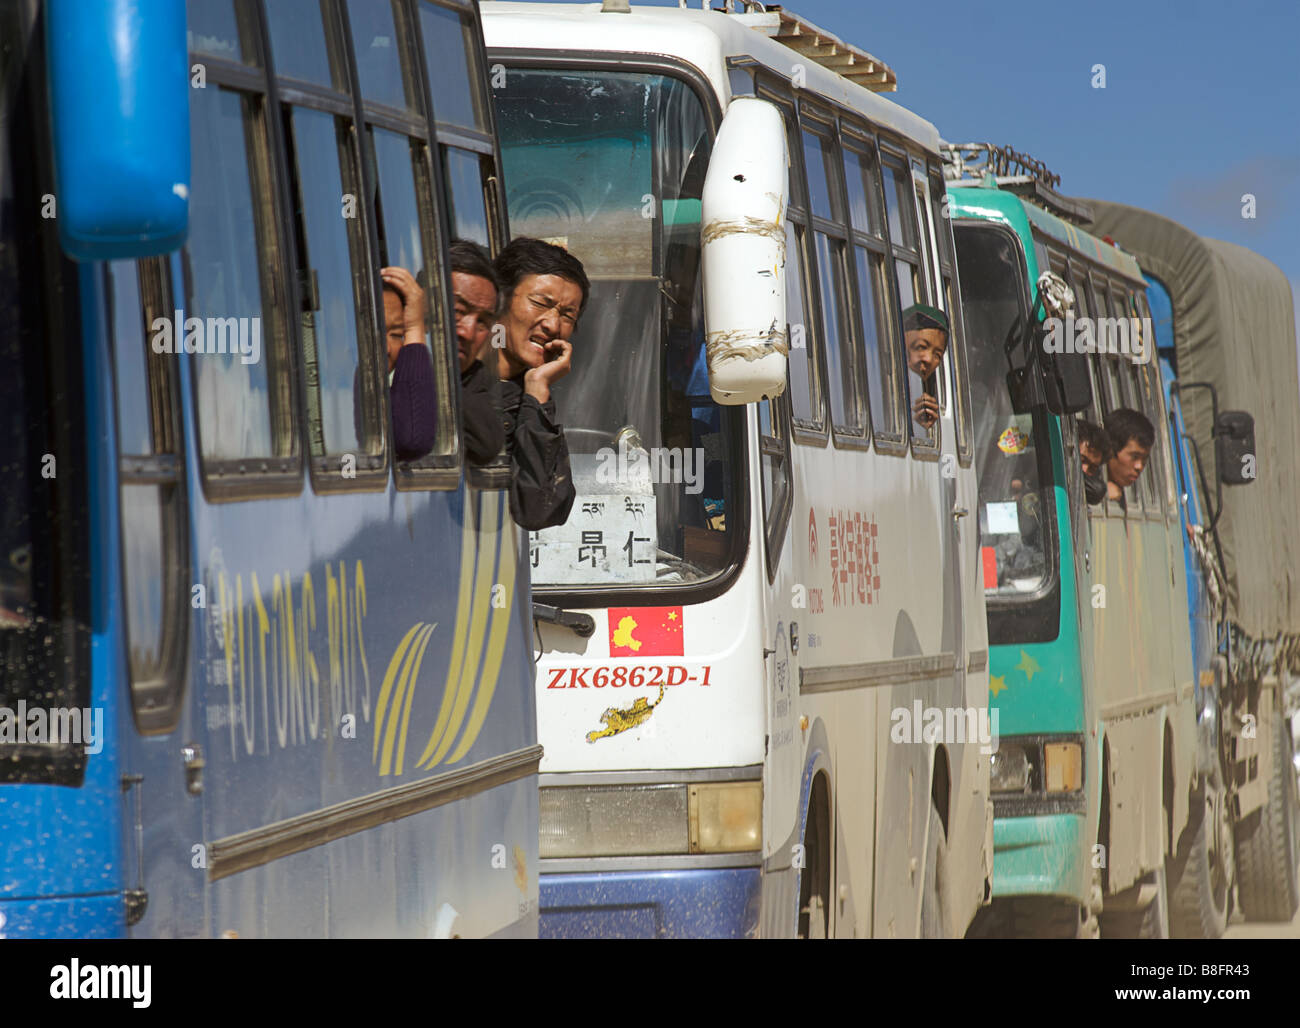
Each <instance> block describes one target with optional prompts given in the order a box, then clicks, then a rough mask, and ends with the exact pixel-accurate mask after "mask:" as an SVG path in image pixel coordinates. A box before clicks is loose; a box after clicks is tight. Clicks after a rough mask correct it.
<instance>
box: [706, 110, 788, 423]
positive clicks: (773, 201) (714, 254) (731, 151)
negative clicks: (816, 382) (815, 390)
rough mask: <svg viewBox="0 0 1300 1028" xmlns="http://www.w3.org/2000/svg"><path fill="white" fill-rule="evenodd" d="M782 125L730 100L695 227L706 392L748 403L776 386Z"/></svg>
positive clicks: (779, 388) (779, 373)
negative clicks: (701, 283) (700, 271)
mask: <svg viewBox="0 0 1300 1028" xmlns="http://www.w3.org/2000/svg"><path fill="white" fill-rule="evenodd" d="M787 163H788V157H787V154H786V135H785V124H784V121H783V120H782V117H781V112H780V111H779V110H778V109H777V108H776V107H775V106H774V105H772V104H770V103H768V102H767V101H766V100H758V99H755V98H753V97H740V98H737V99H735V100H733V101H732V102H731V106H730V107H729V108H728V109H727V113H726V116H725V117H724V118H723V119H722V127H721V129H719V130H718V138H717V140H716V141H715V142H714V144H713V154H712V156H711V158H710V160H709V170H708V174H707V175H706V176H705V179H704V192H703V196H702V208H703V213H702V218H701V229H700V247H701V258H700V259H701V262H702V266H703V272H704V323H705V331H706V333H707V336H706V339H707V344H706V345H707V357H708V363H709V392H710V393H712V395H713V399H714V400H715V401H717V402H718V403H723V404H730V405H737V404H745V403H755V402H757V401H759V400H762V399H764V398H766V397H773V396H780V395H781V393H782V392H784V391H785V380H786V355H787V353H788V352H789V329H788V326H787V324H786V314H785V229H786V221H785V219H786V204H787V202H788V199H789V178H788V176H787V173H786V169H787Z"/></svg>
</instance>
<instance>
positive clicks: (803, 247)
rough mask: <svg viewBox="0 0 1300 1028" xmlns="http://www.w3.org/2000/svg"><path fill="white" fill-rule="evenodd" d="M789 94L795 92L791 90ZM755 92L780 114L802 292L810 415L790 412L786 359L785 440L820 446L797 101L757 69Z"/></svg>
mask: <svg viewBox="0 0 1300 1028" xmlns="http://www.w3.org/2000/svg"><path fill="white" fill-rule="evenodd" d="M795 93H796V94H797V91H795ZM755 95H756V96H758V97H759V98H760V99H763V100H767V101H768V102H769V103H771V104H773V106H775V107H776V108H777V110H779V111H780V112H781V117H782V121H783V122H784V124H785V133H786V148H787V154H786V156H787V159H788V161H789V189H790V195H789V200H788V204H787V207H786V223H787V225H788V226H789V229H790V231H791V233H792V234H793V236H794V240H795V246H796V248H797V250H798V268H799V286H800V289H801V290H802V293H803V307H804V311H803V316H804V321H805V324H804V325H803V328H804V348H805V351H806V353H807V355H808V357H807V359H808V385H807V388H808V394H809V395H808V399H809V407H810V408H811V411H812V413H813V415H814V417H813V420H811V421H805V420H803V419H801V418H799V417H797V416H796V414H795V408H794V397H793V391H794V380H793V378H792V376H791V374H790V370H789V361H788V359H787V363H786V389H785V392H786V393H787V394H789V400H790V436H791V441H792V442H793V443H796V444H800V445H804V446H818V447H824V446H826V445H827V444H828V443H829V441H830V428H829V425H830V420H831V419H830V417H829V414H828V410H829V406H830V405H829V403H828V398H827V396H826V389H825V372H824V370H823V365H824V361H823V359H822V353H821V338H820V333H819V332H817V331H814V329H816V328H817V326H818V325H820V317H821V294H820V291H819V289H818V283H817V281H816V279H815V277H814V276H813V274H812V267H813V264H814V263H815V262H814V261H810V260H809V256H808V253H809V251H808V234H809V233H810V232H812V231H813V229H812V224H811V216H810V215H811V212H810V210H809V206H808V204H809V201H808V178H807V169H806V168H805V167H804V161H803V131H802V128H801V124H800V120H799V114H798V111H799V104H798V102H797V100H796V99H795V97H794V95H792V93H791V91H790V88H789V84H788V83H785V82H784V81H783V80H779V79H775V78H774V77H772V76H769V75H767V74H764V73H762V72H760V73H759V75H758V76H757V79H756V82H755ZM796 144H798V145H796ZM788 249H789V247H788V245H787V253H786V261H785V272H786V275H787V276H789V275H790V274H791V267H790V265H791V261H790V254H789V252H788ZM787 288H788V287H787ZM788 321H789V314H788V312H787V323H788ZM792 348H793V347H792Z"/></svg>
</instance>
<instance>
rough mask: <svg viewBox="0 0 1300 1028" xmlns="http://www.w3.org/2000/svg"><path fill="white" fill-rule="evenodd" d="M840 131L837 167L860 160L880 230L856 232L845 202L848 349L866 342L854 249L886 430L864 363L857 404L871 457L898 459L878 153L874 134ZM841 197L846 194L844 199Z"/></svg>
mask: <svg viewBox="0 0 1300 1028" xmlns="http://www.w3.org/2000/svg"><path fill="white" fill-rule="evenodd" d="M840 127H841V136H840V142H841V148H840V155H841V162H840V163H841V167H842V166H843V163H844V161H845V160H846V159H847V158H848V155H850V154H852V155H854V157H855V158H861V159H864V160H865V161H866V164H867V168H866V169H865V170H866V179H867V181H864V183H863V190H864V198H865V200H866V203H867V217H868V222H870V220H871V218H872V217H873V216H874V217H875V218H876V223H877V225H878V226H879V230H880V231H879V234H878V235H877V234H873V233H871V232H862V231H860V230H859V229H858V228H857V227H856V226H855V225H854V224H853V216H852V211H851V210H848V209H847V207H848V205H847V203H846V205H845V206H846V211H845V215H846V222H845V227H846V229H847V231H848V240H849V242H848V245H849V247H850V248H851V249H852V250H853V254H852V256H853V261H854V264H853V271H854V273H853V274H852V275H850V276H849V287H850V292H851V301H850V302H851V304H852V308H853V314H854V315H855V317H854V318H853V337H854V347H855V349H856V350H857V351H858V352H859V353H860V354H862V355H863V357H864V358H865V352H866V339H865V338H864V337H863V333H862V320H861V319H862V318H863V316H864V311H863V297H862V292H861V290H860V289H859V288H858V276H857V251H858V250H859V249H862V250H865V251H866V252H867V272H868V274H869V275H872V276H873V279H874V281H873V287H874V289H875V296H874V299H875V301H876V302H875V304H873V308H872V311H871V316H872V318H873V319H874V320H875V323H876V347H877V351H878V355H879V356H880V357H881V358H882V360H881V362H880V363H881V366H882V368H883V370H884V381H882V382H881V392H882V395H888V396H889V397H890V399H891V401H892V405H893V410H892V411H887V412H882V414H887V415H891V417H890V420H891V421H892V423H891V424H889V426H888V430H887V431H882V430H881V428H879V427H878V426H877V425H876V423H875V417H874V413H875V412H874V408H873V407H872V404H871V383H870V381H869V380H868V379H867V369H866V365H865V361H864V363H863V365H862V374H863V392H862V401H863V404H864V407H865V410H866V416H867V428H868V434H869V437H870V439H871V441H872V444H873V446H874V448H875V450H876V452H877V453H879V454H882V455H886V456H891V457H903V456H906V454H907V449H908V431H907V414H906V412H905V411H904V407H905V406H906V401H905V399H904V395H905V394H904V390H903V383H902V373H901V370H900V357H899V352H898V346H897V338H898V333H899V329H898V323H897V314H896V313H895V310H894V307H895V300H894V299H893V296H894V290H895V283H894V276H893V264H892V260H891V256H892V255H891V253H890V250H889V237H888V235H887V228H886V222H887V221H888V215H887V213H886V212H885V206H884V195H883V190H884V187H883V184H882V179H881V172H880V151H879V149H878V146H877V141H876V135H875V133H874V132H873V131H872V130H871V129H870V128H867V127H865V126H860V125H858V124H856V123H854V122H852V121H849V120H848V119H842V120H841V125H840ZM859 167H861V165H859ZM846 190H847V183H846ZM847 197H848V194H847V191H846V193H845V198H846V201H847ZM873 257H874V258H876V260H877V261H878V263H873V260H872V258H873ZM877 268H878V269H879V275H876V274H875V271H876V269H877Z"/></svg>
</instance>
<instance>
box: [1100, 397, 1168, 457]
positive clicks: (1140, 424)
mask: <svg viewBox="0 0 1300 1028" xmlns="http://www.w3.org/2000/svg"><path fill="white" fill-rule="evenodd" d="M1106 434H1107V435H1108V436H1110V444H1111V446H1113V447H1114V448H1115V452H1116V453H1119V451H1120V450H1122V449H1124V447H1126V446H1127V445H1128V444H1129V440H1130V439H1134V440H1137V444H1138V445H1139V446H1141V447H1142V448H1143V449H1144V450H1149V449H1151V447H1152V446H1154V445H1155V441H1156V426H1155V425H1153V424H1151V422H1150V421H1149V420H1148V419H1147V416H1146V415H1145V414H1143V413H1142V412H1141V411H1140V410H1133V409H1132V408H1131V407H1120V408H1119V409H1118V410H1113V411H1111V412H1110V413H1109V414H1107V415H1106Z"/></svg>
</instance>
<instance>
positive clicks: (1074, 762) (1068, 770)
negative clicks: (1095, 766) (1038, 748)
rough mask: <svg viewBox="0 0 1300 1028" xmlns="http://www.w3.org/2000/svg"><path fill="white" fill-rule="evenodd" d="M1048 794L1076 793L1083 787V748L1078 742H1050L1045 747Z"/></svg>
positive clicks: (1044, 760) (1045, 780)
mask: <svg viewBox="0 0 1300 1028" xmlns="http://www.w3.org/2000/svg"><path fill="white" fill-rule="evenodd" d="M1043 757H1044V759H1043V763H1044V765H1045V767H1046V771H1047V773H1046V774H1045V775H1044V776H1043V780H1044V785H1045V788H1046V791H1047V792H1074V791H1075V790H1076V789H1080V788H1082V787H1083V747H1081V746H1080V745H1079V744H1078V743H1077V742H1049V743H1047V744H1046V745H1045V746H1044V747H1043Z"/></svg>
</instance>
